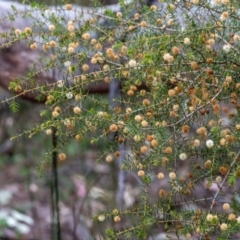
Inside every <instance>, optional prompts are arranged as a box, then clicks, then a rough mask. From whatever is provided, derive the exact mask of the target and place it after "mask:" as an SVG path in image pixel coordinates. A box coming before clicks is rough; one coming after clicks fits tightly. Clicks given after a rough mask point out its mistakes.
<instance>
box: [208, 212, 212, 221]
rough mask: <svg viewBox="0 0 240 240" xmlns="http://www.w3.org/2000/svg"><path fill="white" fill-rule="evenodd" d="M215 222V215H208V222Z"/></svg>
mask: <svg viewBox="0 0 240 240" xmlns="http://www.w3.org/2000/svg"><path fill="white" fill-rule="evenodd" d="M212 220H213V215H212V214H208V215H207V221H208V222H211V221H212Z"/></svg>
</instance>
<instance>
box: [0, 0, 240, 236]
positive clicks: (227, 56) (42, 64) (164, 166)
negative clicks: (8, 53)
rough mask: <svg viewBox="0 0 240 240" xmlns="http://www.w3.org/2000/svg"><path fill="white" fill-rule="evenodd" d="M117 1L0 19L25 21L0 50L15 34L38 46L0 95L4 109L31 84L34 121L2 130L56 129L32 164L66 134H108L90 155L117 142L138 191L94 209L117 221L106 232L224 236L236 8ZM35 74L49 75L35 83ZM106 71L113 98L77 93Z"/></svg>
mask: <svg viewBox="0 0 240 240" xmlns="http://www.w3.org/2000/svg"><path fill="white" fill-rule="evenodd" d="M120 5H121V10H120V9H119V10H118V11H117V12H116V11H113V10H111V9H105V10H103V9H101V11H99V10H97V9H96V10H91V11H90V10H88V9H83V10H79V8H77V7H75V6H72V5H70V4H67V5H65V6H63V7H56V8H54V9H53V8H51V9H48V8H45V7H40V6H33V7H32V8H27V10H23V11H20V10H18V9H13V10H12V12H13V13H14V14H12V15H9V14H8V15H6V16H5V18H2V20H0V21H2V22H5V21H12V23H14V21H15V18H23V19H24V18H28V19H31V21H29V26H26V27H24V28H21V27H19V28H17V27H15V28H14V29H11V30H9V31H6V32H5V33H2V34H1V48H9V47H10V46H12V45H13V44H18V43H20V42H21V43H26V44H27V45H28V46H29V47H30V48H31V49H32V52H34V51H35V52H36V51H37V52H39V55H38V56H39V58H38V59H37V60H36V61H35V62H34V64H32V66H31V68H30V69H29V71H28V73H27V75H25V76H23V77H17V78H14V79H12V81H11V83H10V85H9V89H10V90H11V91H12V92H13V93H14V94H15V95H14V96H13V97H12V98H11V99H8V100H6V102H8V103H9V104H10V107H11V109H13V111H16V110H17V109H18V108H19V106H18V104H17V103H16V101H17V99H16V98H18V97H20V96H24V95H26V94H29V93H31V94H34V95H35V96H36V99H37V100H41V101H44V102H45V105H46V108H45V110H44V111H42V112H41V113H40V115H41V117H42V123H41V124H40V125H37V126H34V127H33V128H31V129H27V130H25V131H24V132H22V133H21V134H20V135H18V136H15V137H13V139H15V138H17V137H19V136H22V135H27V136H29V137H33V136H34V135H35V134H49V135H51V133H52V132H51V128H52V127H55V128H56V131H57V137H58V139H59V141H58V146H57V149H49V150H48V151H47V152H46V155H45V156H44V158H43V160H42V170H43V171H44V165H45V163H48V162H49V161H50V156H51V153H52V152H53V151H58V153H59V155H58V157H59V159H60V160H65V159H67V158H68V156H67V155H66V154H65V153H63V152H62V148H63V146H64V144H66V143H67V142H68V141H69V140H70V139H74V138H75V139H76V141H81V140H82V139H83V138H84V137H85V136H87V135H90V136H91V138H92V139H91V144H96V143H97V142H99V141H103V140H104V141H107V142H109V144H106V149H105V150H104V152H103V153H102V156H101V157H100V160H103V161H107V162H109V164H111V162H112V161H115V160H116V159H117V158H118V157H119V154H121V153H120V152H119V145H125V146H126V148H127V154H126V158H125V161H124V163H123V165H122V170H123V171H133V172H135V173H136V177H137V178H138V179H139V181H140V182H141V184H142V192H141V193H140V200H139V202H138V203H137V204H136V205H134V206H132V207H128V208H126V209H114V210H111V209H109V211H108V212H106V213H101V214H100V215H98V216H96V217H95V218H94V220H95V221H100V222H104V221H114V222H116V223H119V224H120V223H121V224H120V226H121V227H120V229H119V228H118V230H117V231H115V230H113V229H112V230H108V231H107V233H106V236H108V239H135V238H138V239H146V238H147V236H148V235H149V233H151V231H152V230H153V229H154V228H156V227H157V228H158V227H159V226H162V227H164V229H165V231H166V232H167V233H169V234H170V233H174V234H176V237H175V238H177V237H183V238H185V239H195V238H196V239H210V238H211V236H215V237H216V236H217V239H230V237H231V236H234V234H236V233H237V232H239V230H240V213H239V203H238V201H237V200H234V198H233V197H234V195H237V191H238V186H239V184H238V178H239V176H240V168H239V160H240V156H239V155H240V150H239V138H240V116H239V105H238V104H239V93H240V81H239V74H240V63H239V55H240V27H239V21H240V15H239V11H238V9H237V8H236V6H235V5H234V3H233V2H231V1H230V0H215V1H211V3H210V1H205V0H191V1H170V0H169V1H160V2H159V3H156V5H152V6H149V7H147V6H140V5H137V3H136V2H133V3H129V4H128V5H127V4H126V3H124V2H121V3H120ZM133 9H134V10H135V11H133ZM86 16H87V17H86ZM23 61H24V59H23ZM44 74H45V75H46V74H48V76H52V78H53V79H54V78H55V80H56V81H55V82H54V81H52V82H51V83H47V82H46V83H44V84H42V85H40V84H39V82H38V81H36V80H35V78H36V77H39V78H41V77H42V78H44V76H45V75H44ZM115 80H117V81H119V82H120V84H121V96H119V97H118V98H115V99H114V101H113V103H112V104H109V101H108V99H106V98H104V97H102V98H100V99H99V98H97V97H96V96H95V95H92V94H89V89H90V88H91V87H93V86H95V87H96V88H97V87H99V84H102V82H105V83H111V82H112V81H115ZM2 103H4V101H3V102H2ZM89 133H91V134H89ZM113 134H115V136H116V137H115V138H114V139H113V140H112V141H110V136H112V135H113ZM153 186H155V187H153ZM156 186H157V187H156ZM156 189H157V191H156ZM207 189H210V190H211V189H215V191H211V193H209V192H207V191H208V190H207ZM153 190H154V191H153ZM210 190H209V191H210ZM226 191H230V193H231V197H228V198H227V197H226ZM193 206H194V207H193ZM130 219H131V221H130ZM129 223H130V225H129Z"/></svg>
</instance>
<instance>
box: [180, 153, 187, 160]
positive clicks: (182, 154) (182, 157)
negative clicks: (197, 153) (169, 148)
mask: <svg viewBox="0 0 240 240" xmlns="http://www.w3.org/2000/svg"><path fill="white" fill-rule="evenodd" d="M179 158H180V159H181V160H182V161H184V160H186V159H187V154H186V153H181V154H180V155H179Z"/></svg>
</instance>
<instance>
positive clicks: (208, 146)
mask: <svg viewBox="0 0 240 240" xmlns="http://www.w3.org/2000/svg"><path fill="white" fill-rule="evenodd" d="M206 146H207V148H212V147H213V146H214V142H213V140H207V141H206Z"/></svg>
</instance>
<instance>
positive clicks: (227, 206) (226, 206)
mask: <svg viewBox="0 0 240 240" xmlns="http://www.w3.org/2000/svg"><path fill="white" fill-rule="evenodd" d="M229 209H230V205H229V203H224V204H223V210H225V211H227V210H229Z"/></svg>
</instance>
